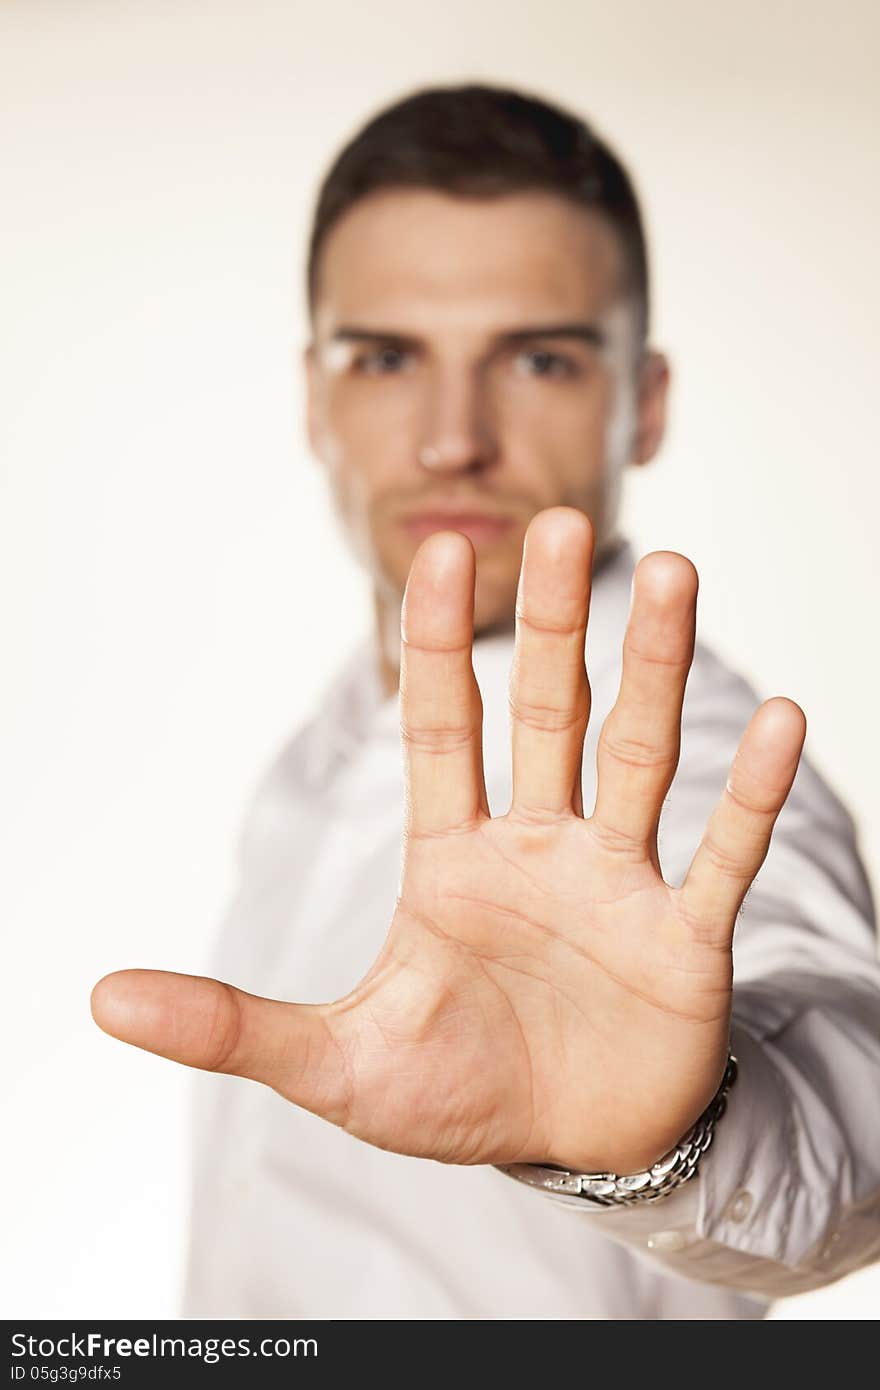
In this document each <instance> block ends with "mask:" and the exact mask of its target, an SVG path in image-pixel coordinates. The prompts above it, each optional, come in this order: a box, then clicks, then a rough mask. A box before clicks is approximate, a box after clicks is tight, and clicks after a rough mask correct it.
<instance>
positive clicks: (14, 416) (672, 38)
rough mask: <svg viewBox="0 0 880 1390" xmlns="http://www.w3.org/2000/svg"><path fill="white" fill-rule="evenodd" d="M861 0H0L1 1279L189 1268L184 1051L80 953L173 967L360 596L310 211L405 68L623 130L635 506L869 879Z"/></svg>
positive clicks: (112, 1302) (872, 769) (849, 1295)
mask: <svg viewBox="0 0 880 1390" xmlns="http://www.w3.org/2000/svg"><path fill="white" fill-rule="evenodd" d="M878 41H880V8H878V7H877V5H876V4H874V3H873V0H865V2H864V3H858V2H857V0H848V3H835V4H833V5H832V4H831V3H811V2H807V3H783V0H745V3H743V0H740V3H739V4H738V5H736V6H728V5H725V6H722V5H721V4H706V3H703V2H702V0H666V3H664V4H662V5H661V4H648V3H645V0H642V2H641V3H636V0H615V3H614V4H613V5H609V4H607V3H606V2H605V0H601V3H597V2H596V0H540V3H538V0H532V3H527V4H516V3H512V0H480V3H478V4H474V3H473V0H445V3H444V4H443V5H440V4H437V5H433V6H428V5H425V4H422V5H420V4H413V3H412V0H400V2H399V3H397V2H396V0H371V3H370V4H369V5H359V4H355V3H354V0H347V3H343V2H342V0H322V3H321V4H319V5H316V4H314V3H307V4H306V3H299V2H298V0H289V3H280V0H275V3H272V2H271V0H239V2H238V3H233V0H227V3H197V2H196V0H173V3H172V2H171V0H168V3H159V0H152V2H151V3H146V0H143V2H142V0H129V2H128V3H126V0H117V2H116V3H109V2H107V3H97V2H96V3H80V2H78V0H55V2H54V3H52V2H51V0H26V3H25V2H24V0H21V2H16V0H13V3H9V0H7V3H5V4H3V5H2V6H0V142H2V195H0V196H2V200H3V205H4V206H3V212H2V217H0V238H2V248H0V249H2V254H0V279H2V284H0V303H2V334H0V390H2V397H3V402H2V411H0V432H2V435H3V440H2V446H0V466H2V470H3V472H2V515H0V565H2V584H0V605H2V617H3V643H2V653H3V655H2V663H3V664H2V682H0V697H2V725H0V728H2V756H3V771H2V777H0V797H2V820H3V826H2V828H3V843H4V845H5V850H4V869H3V881H2V898H0V908H2V917H3V941H4V954H3V960H4V972H3V979H4V989H3V1001H4V1006H3V1010H2V1028H3V1039H2V1043H3V1051H2V1054H0V1055H2V1057H3V1059H4V1066H3V1078H2V1087H3V1096H2V1114H3V1117H4V1125H5V1131H6V1137H5V1142H4V1144H3V1147H2V1169H0V1192H2V1201H3V1204H4V1211H3V1217H2V1225H3V1232H4V1247H5V1249H4V1258H3V1278H4V1281H5V1288H4V1289H3V1292H2V1313H3V1314H4V1315H5V1316H7V1317H11V1316H20V1315H21V1316H24V1315H28V1316H41V1317H53V1316H61V1317H73V1316H85V1315H88V1316H94V1315H101V1316H103V1317H111V1316H141V1317H157V1316H160V1315H169V1316H173V1315H174V1314H175V1313H176V1311H177V1304H176V1299H177V1294H178V1281H179V1276H180V1259H181V1252H182V1248H183V1241H182V1231H183V1227H184V1222H185V1178H186V1143H185V1113H186V1109H185V1106H186V1096H187V1086H188V1075H187V1074H186V1073H184V1072H183V1071H182V1070H178V1069H176V1068H175V1067H173V1066H172V1065H171V1064H169V1063H166V1062H163V1061H161V1060H159V1059H157V1058H153V1057H150V1056H147V1055H145V1054H141V1053H138V1052H137V1051H135V1050H133V1049H129V1048H126V1047H125V1046H124V1045H123V1044H121V1043H117V1042H115V1041H113V1040H111V1039H108V1038H107V1037H105V1036H104V1035H103V1034H101V1033H100V1032H99V1031H98V1030H97V1028H96V1027H95V1026H94V1024H93V1023H92V1022H91V1019H90V1015H89V1009H88V997H89V991H90V988H91V986H92V984H93V983H94V982H95V980H97V979H98V978H99V977H100V976H101V975H103V974H105V973H106V972H107V971H109V970H112V969H116V968H119V967H123V966H142V965H143V966H145V965H156V966H162V967H165V968H169V969H175V970H184V971H193V972H198V971H200V970H202V969H203V968H204V964H205V959H206V949H207V945H208V941H209V938H210V936H211V933H212V931H213V929H214V927H215V925H216V922H217V919H218V917H219V914H220V911H221V908H222V905H223V903H224V901H225V898H226V894H227V892H228V889H229V883H230V876H231V870H232V854H233V847H234V838H235V832H236V828H237V826H238V824H239V820H240V815H241V810H242V805H243V801H244V798H245V797H246V795H247V793H248V792H249V790H250V788H251V786H252V785H253V782H254V780H255V778H256V776H257V775H258V773H259V772H260V770H261V769H262V767H263V765H264V763H265V761H266V760H267V758H268V757H269V756H270V755H271V754H272V752H273V751H274V749H275V748H276V746H277V745H278V743H279V742H280V740H281V739H282V738H283V737H284V736H285V735H286V734H287V733H288V732H289V730H290V729H291V728H292V726H293V725H294V724H295V723H296V722H297V721H298V720H299V719H300V718H301V717H302V716H303V715H304V714H305V713H306V711H307V710H308V709H309V707H310V705H311V703H312V702H313V701H314V700H315V699H316V698H317V697H318V695H319V693H320V690H321V688H322V686H323V684H324V683H325V681H326V679H327V678H328V676H329V675H330V673H331V672H332V671H333V669H334V668H335V666H336V664H337V661H338V659H339V657H340V654H341V653H342V652H343V651H344V650H345V649H347V646H348V643H349V641H350V640H351V639H352V638H353V637H354V636H356V635H358V634H360V633H361V632H362V631H363V630H364V629H365V626H366V624H367V622H368V608H367V602H366V594H365V591H364V588H363V580H362V577H361V576H360V574H359V573H358V572H357V571H355V570H354V568H353V566H352V564H351V563H350V562H349V560H348V559H347V557H346V555H345V553H344V552H343V551H342V549H341V547H340V544H339V542H338V540H337V538H336V533H335V529H334V525H333V522H332V518H331V516H330V514H329V510H328V504H327V502H326V500H325V496H324V490H323V481H322V479H321V477H320V475H319V473H318V469H317V467H316V465H315V464H314V463H312V462H311V461H310V460H309V459H308V457H307V455H306V453H305V449H304V445H303V430H302V424H301V394H300V383H299V375H298V357H299V352H300V349H301V346H302V342H303V333H304V329H303V321H302V300H301V294H300V278H301V259H302V246H303V238H304V235H305V231H306V227H307V221H308V216H309V213H310V210H311V204H312V199H313V194H314V189H315V184H316V181H317V179H318V178H319V176H320V174H321V173H322V171H323V168H324V166H325V163H326V161H327V160H328V159H329V158H330V156H331V155H332V154H333V153H334V152H335V150H336V149H337V148H338V146H339V144H340V143H341V142H342V140H344V139H345V138H347V137H348V135H349V134H350V133H351V132H352V130H353V129H354V128H355V126H356V125H358V124H359V123H360V122H361V121H362V120H363V119H364V118H365V117H366V115H367V114H368V113H370V112H371V111H372V110H374V109H375V108H376V107H377V106H378V105H380V104H384V103H385V102H386V101H388V100H390V99H392V98H393V97H395V96H398V95H400V94H402V93H403V92H404V91H406V90H408V89H410V88H412V87H415V86H417V85H419V84H422V83H424V82H432V81H437V80H446V79H453V80H458V79H462V78H481V79H489V80H496V81H512V82H514V83H517V84H521V85H524V86H526V87H529V88H531V89H534V90H538V91H540V92H542V93H544V94H546V95H549V96H551V97H555V98H557V99H559V100H562V101H564V102H568V103H569V104H571V105H573V106H575V107H576V108H577V109H579V110H580V111H582V112H583V113H584V114H586V115H587V116H588V117H590V118H592V119H593V120H594V121H595V123H596V125H597V126H598V128H599V129H601V130H602V131H604V132H605V133H606V134H607V135H608V137H609V138H610V139H611V140H612V142H613V143H615V145H616V146H617V147H618V148H619V149H620V151H621V153H622V154H623V156H624V158H625V159H626V160H627V161H628V162H629V163H630V165H631V167H632V169H633V171H634V173H635V176H636V180H637V183H638V185H639V187H640V190H641V193H642V195H643V198H644V202H645V205H646V209H647V215H648V223H649V229H650V233H651V239H652V246H653V257H654V273H655V284H656V305H657V314H656V334H655V338H656V341H657V343H658V345H661V346H664V347H666V348H668V350H669V352H670V354H671V357H672V360H673V364H674V368H675V371H676V376H677V381H676V388H675V409H674V412H673V422H672V429H671V434H670V437H669V440H668V443H667V445H666V447H665V449H664V451H663V453H662V456H661V458H660V459H659V460H658V461H657V462H656V463H655V464H654V465H653V467H652V468H651V469H648V470H644V471H642V472H640V473H639V474H638V475H633V477H632V478H631V479H630V482H629V486H628V492H627V508H628V520H629V526H628V529H629V531H630V534H631V535H632V536H633V539H634V540H635V542H636V544H637V548H638V549H639V550H640V551H644V550H648V549H654V548H661V547H662V548H673V549H679V550H682V551H684V552H685V553H686V554H688V555H690V556H691V557H692V559H693V560H694V561H695V563H696V565H697V568H698V570H699V572H700V576H701V600H700V602H701V608H700V615H701V631H702V635H703V637H704V638H705V639H707V640H709V641H710V642H714V643H715V644H716V646H717V647H718V648H720V650H721V651H722V653H723V654H724V655H725V656H727V657H728V658H731V659H732V660H733V661H734V662H736V663H737V664H738V665H739V666H740V668H741V669H743V670H744V671H745V672H746V673H747V674H748V675H750V676H751V677H752V678H753V680H754V681H755V682H756V683H757V686H758V688H759V690H760V692H761V694H762V695H764V696H767V695H772V694H787V695H790V696H792V697H793V698H794V699H796V700H797V701H798V702H799V703H800V704H801V705H802V706H803V708H804V709H805V711H806V713H807V716H808V719H809V736H808V738H809V743H808V746H809V748H810V749H811V752H812V754H813V756H814V758H815V759H816V760H817V762H818V764H819V766H820V768H822V769H823V771H824V772H825V773H826V775H828V776H829V777H830V779H831V781H832V784H833V785H834V786H835V787H836V788H837V790H838V791H839V792H840V793H841V794H842V795H843V796H844V797H845V799H846V800H847V801H848V803H849V804H850V805H851V807H852V808H853V810H854V811H855V813H856V816H857V819H858V822H859V825H860V827H861V831H862V837H863V845H864V849H865V853H866V856H867V858H868V863H869V867H870V868H871V870H872V873H873V875H874V878H875V882H876V877H877V874H876V870H877V865H878V862H880V800H878V793H877V787H876V775H877V770H878V759H877V738H876V732H875V730H876V724H875V718H876V703H877V701H876V678H877V674H878V672H877V657H876V647H877V640H876V630H877V629H876V620H877V619H876V615H877V598H878V592H877V587H878V586H877V579H876V542H875V534H876V527H877V518H878V510H880V509H878V502H880V488H878V481H877V480H878V471H880V469H878V464H877V457H876V455H877V448H876V399H877V389H876V371H877V351H876V347H877V342H876V336H877V335H876V325H877V322H878V311H880V302H878V299H880V293H878V277H877V274H876V264H875V260H876V248H877V246H878V245H880V216H878V187H880V180H878V168H877V158H876V156H877V140H878V135H877V132H878V129H880V109H878V107H880V98H878V87H877V83H876V80H875V74H874V70H873V66H872V65H873V61H874V57H875V55H876V52H877V50H878ZM487 717H488V718H491V717H495V718H503V717H506V715H505V713H504V712H502V711H487ZM352 983H354V981H352ZM866 1103H868V1098H866ZM878 1294H880V1271H878V1270H877V1269H875V1270H871V1271H867V1272H864V1273H862V1274H860V1275H857V1276H855V1277H853V1278H851V1279H849V1280H847V1281H845V1282H844V1283H843V1284H840V1285H838V1286H836V1287H834V1288H831V1289H829V1290H826V1291H822V1292H819V1293H816V1294H813V1295H809V1296H807V1297H806V1298H801V1299H795V1300H790V1301H789V1302H788V1303H786V1304H783V1305H780V1307H779V1309H778V1315H779V1316H782V1317H820V1318H851V1317H859V1318H869V1317H873V1316H874V1315H875V1314H876V1310H877V1308H878V1306H880V1300H878Z"/></svg>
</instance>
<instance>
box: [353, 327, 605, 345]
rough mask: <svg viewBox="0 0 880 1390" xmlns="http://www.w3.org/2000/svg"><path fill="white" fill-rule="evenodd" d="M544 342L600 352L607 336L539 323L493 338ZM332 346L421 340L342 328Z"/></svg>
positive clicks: (596, 329)
mask: <svg viewBox="0 0 880 1390" xmlns="http://www.w3.org/2000/svg"><path fill="white" fill-rule="evenodd" d="M545 338H572V339H574V340H576V341H578V342H582V343H588V344H589V345H590V346H591V347H598V348H602V347H605V345H606V343H607V341H608V340H607V335H606V334H605V333H604V332H603V331H602V329H601V328H600V327H599V326H598V324H595V323H589V322H584V323H542V324H528V325H527V326H523V327H522V328H511V329H507V330H505V331H504V332H502V333H497V334H495V335H494V338H493V342H494V343H495V345H496V346H499V347H513V346H516V345H517V344H520V343H529V342H533V341H534V340H536V339H545ZM330 341H331V342H332V343H394V344H395V345H397V346H398V347H406V348H417V347H419V346H420V343H421V340H420V339H418V338H414V337H412V336H411V335H410V334H408V333H399V332H397V331H396V330H395V329H393V328H389V329H381V328H356V327H354V326H351V327H350V326H348V325H343V326H342V327H340V328H337V329H336V331H335V332H334V333H333V334H332V335H331V338H330Z"/></svg>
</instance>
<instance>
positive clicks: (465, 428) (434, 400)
mask: <svg viewBox="0 0 880 1390" xmlns="http://www.w3.org/2000/svg"><path fill="white" fill-rule="evenodd" d="M496 456H497V444H496V439H495V431H494V429H493V427H492V421H491V411H490V402H489V401H488V400H487V396H486V389H485V383H484V382H483V381H482V380H481V376H480V373H479V371H477V370H474V369H472V368H465V367H462V368H460V369H458V370H451V369H446V370H444V371H438V372H437V373H436V374H435V377H434V380H433V381H432V382H431V385H430V388H429V390H428V393H427V399H426V401H425V406H424V414H423V420H422V429H421V439H420V443H419V448H418V461H419V463H420V464H421V465H422V467H423V468H427V469H430V471H431V472H432V473H444V474H449V475H453V474H458V473H473V472H479V471H482V470H483V469H485V468H486V467H488V466H489V465H490V464H491V463H492V462H493V461H494V460H495V458H496Z"/></svg>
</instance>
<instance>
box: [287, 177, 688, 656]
mask: <svg viewBox="0 0 880 1390" xmlns="http://www.w3.org/2000/svg"><path fill="white" fill-rule="evenodd" d="M621 262H622V256H621V251H620V248H619V244H618V241H617V238H616V235H615V233H614V231H613V230H612V229H611V228H610V227H609V226H608V225H607V223H606V222H605V221H604V219H603V218H602V217H601V216H600V215H598V214H596V213H593V212H591V211H589V210H585V209H581V208H579V207H577V206H576V205H574V204H572V203H569V202H568V201H567V200H565V199H563V198H560V197H557V196H556V195H554V194H549V193H542V192H530V193H520V194H515V195H509V196H504V197H500V198H496V199H479V200H477V199H466V198H458V197H453V196H450V195H447V194H442V193H436V192H432V191H423V190H410V189H391V190H385V191H382V192H379V193H374V194H371V195H370V196H368V197H366V198H364V199H362V200H361V201H360V202H357V203H355V204H354V206H353V207H352V208H350V209H349V210H348V212H347V213H345V214H344V215H343V217H342V218H341V219H340V220H339V222H338V223H337V224H336V225H335V226H334V227H333V228H332V230H331V231H330V233H329V235H328V237H327V239H326V242H325V244H324V247H323V250H322V253H321V262H320V274H319V284H318V292H317V297H316V303H315V316H314V340H313V343H312V345H311V346H310V348H309V351H308V354H307V363H308V386H309V435H310V440H311V443H312V447H313V449H314V451H315V453H316V454H317V456H318V457H319V458H320V459H321V460H322V461H323V463H324V464H325V465H326V467H327V469H328V471H329V479H330V484H331V488H332V491H333V496H334V499H335V502H336V505H337V507H338V510H339V513H340V516H341V519H342V521H343V524H344V526H345V529H346V532H347V534H348V537H349V540H350V542H351V544H352V546H353V548H354V551H355V553H356V554H357V555H358V556H359V558H360V559H361V560H362V561H363V562H364V563H365V564H366V565H367V567H368V569H369V571H370V572H371V574H372V577H373V582H374V586H375V590H376V595H377V598H378V599H379V600H380V602H382V603H384V604H386V605H387V604H396V605H398V606H399V602H400V599H401V597H402V595H403V590H404V587H405V584H406V579H407V575H408V573H409V568H410V564H411V562H412V559H413V556H414V555H415V552H416V550H417V548H418V546H419V544H420V542H421V541H422V540H423V539H424V537H425V536H426V535H428V534H429V533H430V532H431V531H432V530H438V529H452V530H459V531H463V532H464V533H465V534H466V535H467V536H469V538H470V539H471V541H472V543H473V545H474V548H475V551H476V557H477V583H476V604H475V628H476V630H477V631H479V630H481V629H484V628H488V627H491V626H494V625H496V624H498V623H503V622H509V621H510V620H511V619H512V616H513V610H514V603H515V598H516V585H517V578H518V574H519V568H520V562H521V558H522V544H523V537H524V534H525V530H526V527H527V526H528V523H529V521H530V519H531V518H532V516H534V514H535V513H536V512H537V511H540V510H541V509H542V508H544V507H549V506H554V505H557V504H565V505H568V506H573V507H578V508H580V509H581V510H582V511H584V512H586V513H587V514H588V515H589V516H590V518H591V519H592V522H593V525H594V528H595V531H596V542H597V546H596V549H597V554H598V553H599V552H600V551H601V549H602V547H603V545H604V543H605V542H606V541H607V540H608V539H609V538H610V537H611V535H612V534H613V528H614V524H615V518H616V511H617V503H618V492H619V483H620V474H621V472H622V469H623V467H624V465H625V464H626V463H627V462H630V461H633V462H635V461H644V460H645V459H646V458H647V457H650V454H651V453H653V451H654V449H655V448H656V446H657V444H658V443H659V438H660V434H661V433H662V410H663V398H664V396H665V387H666V368H665V364H663V362H662V359H659V358H657V356H656V354H649V355H648V357H647V358H645V359H641V358H640V357H639V354H638V350H637V348H636V344H635V335H634V323H635V312H634V310H633V308H632V306H631V305H630V304H629V303H628V302H627V300H626V299H625V297H624V296H623V295H622V293H621V285H622V273H621Z"/></svg>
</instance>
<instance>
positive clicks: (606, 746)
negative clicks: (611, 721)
mask: <svg viewBox="0 0 880 1390" xmlns="http://www.w3.org/2000/svg"><path fill="white" fill-rule="evenodd" d="M677 744H678V740H676V746H675V748H669V747H664V746H662V745H661V744H658V743H652V742H650V741H649V740H647V739H638V738H623V737H621V736H620V735H619V734H616V733H614V732H613V731H607V730H606V731H605V732H603V734H602V738H601V740H600V744H599V751H600V753H601V754H602V756H603V757H608V758H611V759H612V760H613V761H614V762H616V763H621V764H623V765H624V766H625V767H632V768H637V769H638V770H645V769H648V770H650V769H653V768H668V767H670V766H674V765H675V764H676V763H677V762H678V746H677Z"/></svg>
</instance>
